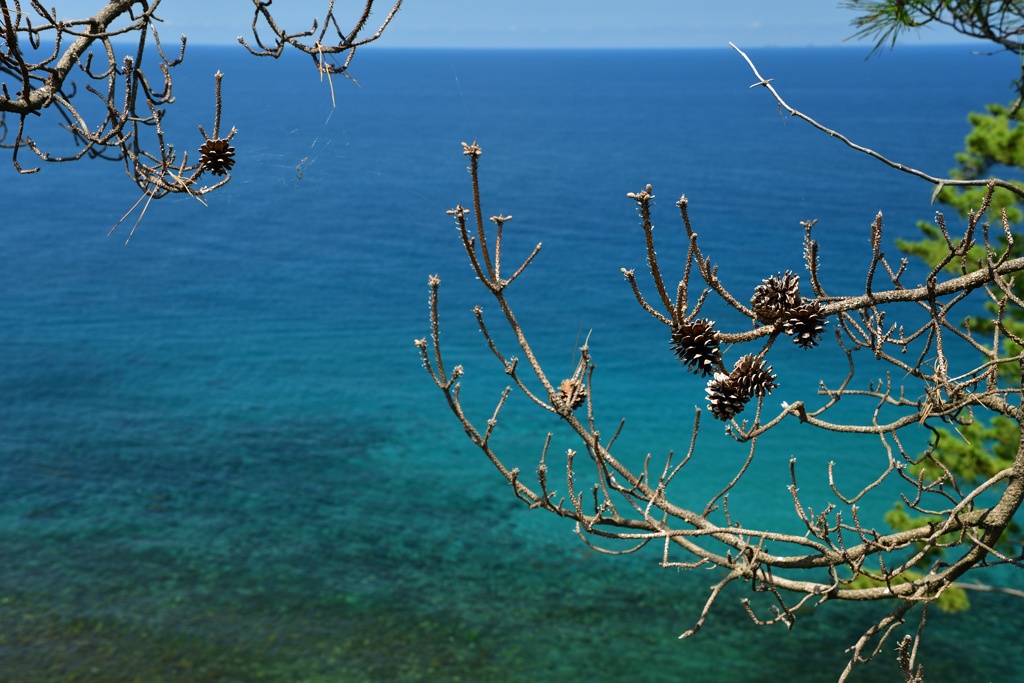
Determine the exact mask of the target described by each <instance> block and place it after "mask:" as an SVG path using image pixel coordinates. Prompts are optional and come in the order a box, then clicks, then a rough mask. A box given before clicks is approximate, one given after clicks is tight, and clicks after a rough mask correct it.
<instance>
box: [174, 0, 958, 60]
mask: <svg viewBox="0 0 1024 683" xmlns="http://www.w3.org/2000/svg"><path fill="white" fill-rule="evenodd" d="M377 2H378V4H379V5H380V6H381V10H380V11H379V12H378V11H376V10H375V17H374V18H375V19H378V20H379V19H380V18H382V17H383V16H384V13H385V12H386V9H387V8H388V7H390V4H389V3H388V2H387V0H377ZM336 6H337V7H338V8H345V7H356V6H360V7H361V3H360V2H359V0H337V2H336ZM251 7H252V5H251V2H250V1H249V0H164V2H163V4H162V5H161V7H160V12H159V15H160V16H162V17H163V18H164V19H165V20H166V22H167V23H166V25H165V27H164V31H165V32H167V33H170V34H171V35H176V34H180V33H184V34H186V35H188V37H189V40H190V41H192V42H195V43H228V42H233V41H234V40H235V39H236V37H237V36H239V35H248V34H249V24H250V23H251V21H252V9H251ZM326 7H327V0H277V2H275V3H274V5H273V8H274V10H275V11H276V15H277V17H278V18H279V20H280V21H281V22H282V24H283V25H284V26H286V27H287V28H288V29H289V30H295V31H299V30H304V29H307V28H309V26H310V22H311V19H312V18H313V17H314V16H316V15H317V13H318V12H319V13H322V12H323V10H324V8H326ZM349 14H350V15H352V16H351V18H350V17H349V16H348V15H345V14H344V10H342V11H341V12H339V15H340V16H343V17H344V19H345V20H352V21H354V19H355V16H354V14H353V11H352V10H350V11H349ZM853 16H854V13H853V12H851V11H850V10H845V9H842V8H840V7H839V2H838V0H711V1H708V0H405V3H404V5H403V7H402V10H401V11H400V12H399V14H398V17H397V18H396V19H395V20H394V22H393V23H392V25H391V26H390V27H389V28H388V30H387V32H386V33H385V34H384V37H383V38H382V39H381V41H380V42H379V43H378V45H380V46H391V47H503V48H507V47H553V48H573V47H677V48H678V47H726V46H727V43H728V42H729V41H732V42H734V43H736V44H738V45H740V46H741V47H774V46H805V45H815V46H829V45H842V44H844V43H843V40H844V39H845V38H847V37H848V36H849V35H850V34H851V33H852V32H853V30H852V29H851V27H850V19H852V18H853ZM372 21H373V19H371V22H372ZM346 28H347V27H346ZM964 40H966V39H964V38H961V37H959V36H957V35H956V34H955V33H953V32H952V31H948V30H941V29H936V30H932V29H925V30H923V31H921V32H919V34H916V35H910V36H908V37H907V38H906V39H905V40H904V44H917V43H920V44H936V43H950V42H962V41H964ZM846 44H850V43H846Z"/></svg>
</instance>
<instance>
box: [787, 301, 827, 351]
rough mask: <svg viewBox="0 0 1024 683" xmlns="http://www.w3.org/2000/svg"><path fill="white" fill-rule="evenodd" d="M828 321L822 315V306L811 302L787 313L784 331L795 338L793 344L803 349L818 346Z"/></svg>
mask: <svg viewBox="0 0 1024 683" xmlns="http://www.w3.org/2000/svg"><path fill="white" fill-rule="evenodd" d="M826 324H828V320H827V319H826V318H825V317H824V316H823V315H822V314H821V305H820V304H819V303H818V302H817V301H811V302H808V303H806V304H803V305H802V306H797V307H796V308H793V309H791V310H789V311H786V319H785V320H784V321H783V323H782V330H783V332H785V333H786V334H788V335H789V336H791V337H793V343H794V344H796V345H797V346H799V347H800V348H802V349H809V348H811V347H813V346H817V345H818V340H819V339H821V333H822V331H823V330H824V329H825V325H826Z"/></svg>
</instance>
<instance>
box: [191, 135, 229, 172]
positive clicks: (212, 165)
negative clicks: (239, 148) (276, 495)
mask: <svg viewBox="0 0 1024 683" xmlns="http://www.w3.org/2000/svg"><path fill="white" fill-rule="evenodd" d="M199 163H200V165H201V166H202V167H203V169H205V170H207V171H209V172H210V173H212V174H213V175H226V174H227V172H228V171H230V170H231V167H232V166H234V165H235V148H234V147H232V146H230V145H229V144H228V141H227V140H223V139H220V140H207V141H206V142H204V143H203V145H202V147H200V148H199Z"/></svg>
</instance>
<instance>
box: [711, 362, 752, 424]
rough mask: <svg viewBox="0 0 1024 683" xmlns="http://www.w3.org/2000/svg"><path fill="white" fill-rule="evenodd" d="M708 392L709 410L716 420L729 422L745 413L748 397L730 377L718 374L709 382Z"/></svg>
mask: <svg viewBox="0 0 1024 683" xmlns="http://www.w3.org/2000/svg"><path fill="white" fill-rule="evenodd" d="M705 391H707V392H708V410H710V411H711V414H712V415H714V416H715V418H716V419H719V420H722V421H723V422H728V421H729V420H731V419H732V418H734V417H736V415H738V414H740V413H741V412H743V406H745V405H746V403H747V399H748V397H747V396H746V395H744V394H743V392H742V391H741V390H740V389H739V387H737V386H736V382H734V381H733V380H732V378H731V377H730V376H729V375H726V374H724V373H721V372H716V373H715V375H714V378H713V379H709V380H708V386H707V389H706V390H705Z"/></svg>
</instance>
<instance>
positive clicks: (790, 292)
mask: <svg viewBox="0 0 1024 683" xmlns="http://www.w3.org/2000/svg"><path fill="white" fill-rule="evenodd" d="M799 305H800V276H799V275H794V274H793V273H792V271H789V270H787V271H786V272H785V273H783V274H782V275H772V276H771V277H770V278H768V279H767V280H762V281H761V284H759V285H758V286H757V287H755V288H754V296H752V297H750V306H751V308H753V309H754V313H755V314H756V315H757V319H758V320H759V321H761V322H763V323H771V322H774V321H776V320H778V319H779V318H780V317H782V315H783V314H784V313H785V312H786V311H788V310H790V309H792V308H796V307H797V306H799Z"/></svg>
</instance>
